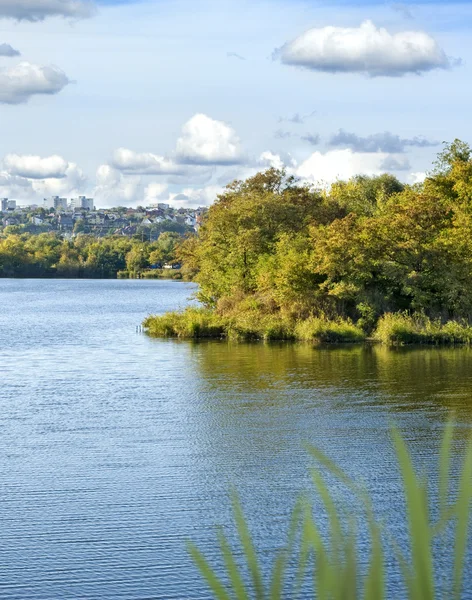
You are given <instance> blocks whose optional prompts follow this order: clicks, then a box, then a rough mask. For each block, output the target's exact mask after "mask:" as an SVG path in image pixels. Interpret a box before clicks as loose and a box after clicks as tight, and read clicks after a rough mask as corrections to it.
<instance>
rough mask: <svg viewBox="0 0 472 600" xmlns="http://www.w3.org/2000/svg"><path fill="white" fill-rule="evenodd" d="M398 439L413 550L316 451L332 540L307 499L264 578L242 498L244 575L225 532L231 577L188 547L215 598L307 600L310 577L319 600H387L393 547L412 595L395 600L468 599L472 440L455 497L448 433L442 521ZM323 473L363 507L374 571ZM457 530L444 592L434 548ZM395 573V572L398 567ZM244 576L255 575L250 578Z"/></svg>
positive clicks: (237, 513) (239, 521) (238, 512)
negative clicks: (291, 570)
mask: <svg viewBox="0 0 472 600" xmlns="http://www.w3.org/2000/svg"><path fill="white" fill-rule="evenodd" d="M392 439H393V443H394V446H395V449H396V455H397V460H398V465H399V469H400V472H401V475H402V480H403V492H404V500H405V503H406V507H407V520H408V525H409V544H408V545H409V547H408V548H407V549H406V550H405V548H401V546H400V544H398V543H397V542H396V541H395V540H394V539H393V538H392V537H391V536H390V535H389V534H388V531H386V529H385V527H384V526H382V525H381V524H379V523H378V522H377V520H376V518H375V516H374V510H373V506H372V502H371V499H370V497H369V495H368V494H367V492H366V491H365V490H364V489H363V487H361V486H360V485H359V484H358V483H357V482H354V481H352V480H351V479H350V478H349V477H348V476H347V475H346V474H345V473H344V472H343V471H342V470H341V469H339V468H338V467H337V466H336V465H335V463H333V462H332V461H331V460H330V459H329V458H328V457H327V456H326V455H324V454H323V453H322V452H320V451H319V450H317V449H316V448H312V447H310V448H309V451H310V453H311V455H312V456H313V458H314V459H315V461H316V463H317V466H316V467H315V468H313V470H312V480H313V484H314V486H315V490H316V491H317V493H318V495H319V496H320V498H321V501H322V503H323V505H324V509H325V511H326V513H327V515H328V522H329V534H328V535H322V533H321V531H320V528H319V527H318V525H317V522H316V519H315V518H314V517H313V510H312V506H311V504H310V502H309V500H307V499H304V500H303V499H302V500H300V501H299V502H298V503H297V505H296V507H295V509H294V511H293V514H292V518H291V523H290V526H289V531H288V536H287V542H286V545H285V548H283V549H282V550H281V551H280V552H279V554H278V556H277V557H276V559H275V561H274V564H273V568H272V571H271V573H270V574H267V573H263V572H262V570H261V568H260V564H259V560H258V557H257V553H256V550H255V548H254V545H253V542H252V539H251V535H250V532H249V529H248V526H247V524H246V521H245V518H244V515H243V512H242V509H241V506H240V504H239V501H238V498H237V496H236V495H235V494H233V496H232V501H233V512H234V517H235V521H236V527H237V531H238V534H239V540H240V543H241V546H242V550H243V556H244V562H245V565H243V567H244V569H242V568H241V565H239V564H238V563H237V560H236V559H235V557H234V554H233V551H232V549H231V547H230V545H229V542H228V540H227V539H226V537H225V535H224V533H223V532H222V531H220V533H219V544H220V548H221V554H222V558H223V562H224V565H225V571H226V572H225V573H224V575H223V577H221V576H220V575H219V574H218V573H217V572H216V571H215V570H214V569H213V568H212V566H211V565H210V564H209V563H208V561H207V560H206V558H205V556H204V555H203V554H202V553H201V552H200V550H199V549H198V548H197V547H196V546H195V545H194V544H193V543H191V542H189V544H188V550H189V552H190V554H191V556H192V558H193V560H194V561H195V563H196V565H197V567H198V569H199V571H200V573H201V576H202V577H203V578H204V579H205V581H206V582H207V584H208V586H209V588H210V590H211V591H212V594H213V597H214V598H215V599H216V600H281V599H282V598H286V599H290V600H295V599H296V598H297V597H299V594H300V590H301V586H302V585H303V582H304V581H306V579H307V577H310V579H311V581H312V582H313V588H314V597H315V598H317V599H318V600H358V599H359V600H360V599H362V600H384V599H386V598H387V592H386V579H387V576H388V574H389V571H388V570H387V561H386V559H385V555H386V546H387V544H388V545H392V546H393V550H394V552H395V554H396V558H397V562H398V564H399V569H400V571H401V578H402V579H403V583H404V592H403V593H401V590H396V592H395V594H394V596H393V597H394V598H407V599H408V600H433V599H437V600H460V599H461V598H463V597H464V596H463V594H464V592H465V590H464V589H463V574H464V566H465V564H466V553H467V546H468V532H469V525H470V505H471V499H472V437H470V439H469V442H468V445H467V448H466V450H465V453H464V456H463V457H462V459H461V469H460V477H459V485H458V489H457V491H456V492H455V494H454V495H453V492H452V490H451V484H450V481H451V477H450V475H451V446H452V440H453V424H452V421H450V422H449V423H448V424H447V426H446V428H445V432H444V437H443V441H442V445H441V450H440V456H439V463H438V481H439V485H438V491H437V496H436V497H435V498H434V499H433V500H435V502H436V504H437V507H438V519H437V521H436V522H433V521H432V519H431V517H430V514H429V510H428V507H429V505H430V501H431V498H428V492H427V488H426V484H425V481H424V480H423V479H422V478H421V477H419V476H418V475H417V473H416V472H415V469H414V467H413V462H412V459H411V456H410V453H409V451H408V448H407V446H406V444H405V442H404V440H403V438H402V436H401V434H400V432H399V431H398V429H396V428H393V429H392ZM319 466H321V467H323V469H325V470H327V471H328V472H329V473H330V474H331V475H332V476H334V477H336V478H337V479H338V480H339V481H340V482H341V483H342V484H343V485H344V486H345V487H346V488H347V489H348V490H349V491H350V492H351V493H353V494H354V495H355V496H356V497H357V498H358V500H360V502H361V505H362V506H363V510H364V516H365V522H366V524H367V527H368V530H369V537H370V557H369V559H368V564H367V566H366V565H365V561H364V564H363V566H362V567H361V557H360V556H359V552H358V546H357V535H356V529H355V523H354V520H353V519H349V518H348V519H347V522H346V518H344V517H343V514H344V513H343V512H342V511H341V510H340V509H339V508H338V507H337V505H336V504H335V502H334V499H333V497H332V496H331V493H330V491H329V488H328V486H327V485H326V483H325V480H324V478H323V476H322V474H321V470H320V468H319ZM450 528H452V530H453V540H452V543H451V544H450V558H451V560H450V563H451V571H450V573H449V576H448V578H447V580H446V581H441V587H440V589H436V584H437V581H438V578H437V577H436V573H435V565H434V557H433V545H434V543H435V540H436V539H437V538H438V536H441V535H443V534H444V532H445V530H446V529H448V530H449V529H450ZM294 557H295V560H296V561H297V563H298V564H297V565H296V573H295V575H294V576H292V577H290V578H288V577H287V566H288V564H289V562H290V560H291V559H293V558H294ZM469 565H470V562H469ZM388 566H389V567H391V562H390V561H388ZM394 566H395V565H394ZM243 573H248V574H249V577H247V576H245V575H244V574H243ZM468 592H470V590H469V591H468ZM468 592H467V593H468ZM390 597H391V596H389V598H390ZM304 598H306V596H304Z"/></svg>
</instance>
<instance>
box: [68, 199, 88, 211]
mask: <svg viewBox="0 0 472 600" xmlns="http://www.w3.org/2000/svg"><path fill="white" fill-rule="evenodd" d="M70 205H71V208H79V209H82V210H93V208H94V207H93V198H86V197H85V196H79V197H78V198H72V200H71V202H70Z"/></svg>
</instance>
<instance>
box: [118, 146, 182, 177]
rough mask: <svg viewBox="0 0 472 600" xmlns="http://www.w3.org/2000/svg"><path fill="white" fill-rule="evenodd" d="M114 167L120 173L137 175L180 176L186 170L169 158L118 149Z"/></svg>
mask: <svg viewBox="0 0 472 600" xmlns="http://www.w3.org/2000/svg"><path fill="white" fill-rule="evenodd" d="M111 164H112V166H113V167H114V168H115V169H118V170H119V171H123V172H125V173H132V174H135V175H179V174H183V173H184V172H185V170H184V169H183V168H182V167H181V166H180V165H177V164H176V163H175V162H173V161H172V160H171V159H169V158H165V157H164V156H159V155H158V154H152V153H151V152H142V153H138V152H134V151H133V150H128V149H126V148H118V149H117V150H115V152H114V153H113V158H112V161H111Z"/></svg>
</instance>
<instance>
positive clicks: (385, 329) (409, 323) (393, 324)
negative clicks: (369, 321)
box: [374, 313, 472, 345]
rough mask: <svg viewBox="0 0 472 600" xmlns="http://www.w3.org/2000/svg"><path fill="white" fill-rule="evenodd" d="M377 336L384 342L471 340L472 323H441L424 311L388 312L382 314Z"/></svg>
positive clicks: (441, 342) (468, 341)
mask: <svg viewBox="0 0 472 600" xmlns="http://www.w3.org/2000/svg"><path fill="white" fill-rule="evenodd" d="M374 338H375V339H377V340H379V341H381V342H382V343H384V344H399V345H402V344H437V345H440V344H449V345H452V344H470V343H471V342H472V327H471V326H470V325H469V324H468V323H467V322H465V321H464V322H462V321H448V322H447V323H444V324H443V323H441V321H439V320H432V319H430V318H429V317H427V316H425V315H424V314H414V315H408V314H406V313H387V314H385V315H383V316H382V317H380V319H379V321H378V324H377V329H376V330H375V333H374Z"/></svg>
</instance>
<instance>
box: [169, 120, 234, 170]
mask: <svg viewBox="0 0 472 600" xmlns="http://www.w3.org/2000/svg"><path fill="white" fill-rule="evenodd" d="M177 156H178V158H179V161H180V162H182V163H186V164H195V165H230V164H239V163H241V162H242V160H243V158H242V151H241V145H240V140H239V138H238V136H237V135H236V132H235V131H234V130H233V129H232V128H231V127H230V126H229V125H227V124H226V123H223V122H222V121H216V120H215V119H211V118H210V117H207V116H206V115H203V114H196V115H194V116H193V117H192V118H191V119H190V120H189V121H187V123H185V125H184V126H183V128H182V136H181V137H180V138H179V139H178V140H177Z"/></svg>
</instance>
